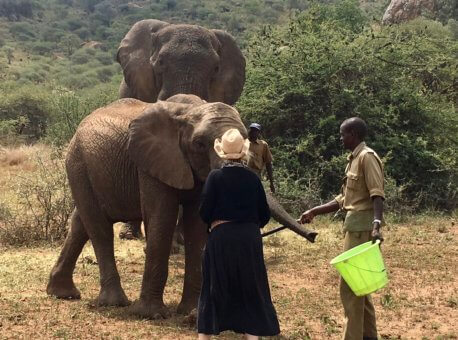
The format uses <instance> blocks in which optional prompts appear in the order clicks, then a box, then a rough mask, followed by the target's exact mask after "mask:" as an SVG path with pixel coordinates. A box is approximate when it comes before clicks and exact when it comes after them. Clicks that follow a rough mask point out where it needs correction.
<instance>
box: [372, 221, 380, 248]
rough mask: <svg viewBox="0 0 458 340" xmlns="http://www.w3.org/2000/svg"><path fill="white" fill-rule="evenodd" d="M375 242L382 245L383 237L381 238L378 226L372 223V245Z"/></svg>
mask: <svg viewBox="0 0 458 340" xmlns="http://www.w3.org/2000/svg"><path fill="white" fill-rule="evenodd" d="M377 240H380V243H382V242H383V236H382V233H381V232H380V224H379V223H374V228H373V229H372V243H375V241H377Z"/></svg>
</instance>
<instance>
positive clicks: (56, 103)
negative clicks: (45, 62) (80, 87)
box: [46, 87, 117, 146]
mask: <svg viewBox="0 0 458 340" xmlns="http://www.w3.org/2000/svg"><path fill="white" fill-rule="evenodd" d="M116 98H117V88H116V87H104V88H96V89H94V91H90V93H82V94H76V93H75V92H73V91H67V90H65V89H55V90H54V91H53V97H52V111H51V113H50V117H49V122H48V124H49V127H48V130H47V137H46V139H47V141H48V142H50V143H52V144H54V145H57V146H63V145H65V144H66V143H67V142H68V141H70V139H71V138H72V136H73V134H74V133H75V131H76V128H77V127H78V125H79V123H80V122H81V120H82V119H83V118H84V117H86V116H87V115H88V114H89V113H91V112H92V111H94V110H95V109H97V108H99V107H101V106H104V105H106V104H108V103H110V102H112V101H114V100H116Z"/></svg>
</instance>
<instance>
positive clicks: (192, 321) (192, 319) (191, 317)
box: [183, 308, 197, 326]
mask: <svg viewBox="0 0 458 340" xmlns="http://www.w3.org/2000/svg"><path fill="white" fill-rule="evenodd" d="M183 322H184V323H185V324H188V325H189V326H195V325H196V323H197V308H194V309H193V310H192V311H191V312H189V314H187V315H185V317H184V318H183Z"/></svg>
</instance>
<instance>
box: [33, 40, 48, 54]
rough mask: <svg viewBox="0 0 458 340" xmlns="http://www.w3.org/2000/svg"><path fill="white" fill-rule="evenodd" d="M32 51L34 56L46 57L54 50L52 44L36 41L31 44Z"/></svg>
mask: <svg viewBox="0 0 458 340" xmlns="http://www.w3.org/2000/svg"><path fill="white" fill-rule="evenodd" d="M31 47H32V51H33V52H34V53H36V54H40V55H46V54H49V53H50V52H51V51H52V50H53V49H54V44H52V43H50V42H44V41H38V42H35V43H33V44H32V46H31Z"/></svg>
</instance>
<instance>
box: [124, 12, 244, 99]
mask: <svg viewBox="0 0 458 340" xmlns="http://www.w3.org/2000/svg"><path fill="white" fill-rule="evenodd" d="M117 60H118V62H119V64H120V65H121V67H122V70H123V74H124V79H123V80H122V82H121V86H120V90H119V96H120V98H136V99H140V100H142V101H145V102H149V103H154V102H155V101H157V100H166V99H167V98H169V97H171V96H173V95H176V94H180V93H182V94H194V95H196V96H199V97H200V98H202V99H204V100H206V101H209V102H222V103H226V104H229V105H232V104H234V103H235V102H236V101H237V99H238V98H239V97H240V94H241V92H242V89H243V85H244V83H245V58H244V57H243V55H242V52H241V51H240V49H239V47H238V46H237V43H236V42H235V40H234V38H233V37H232V36H231V35H230V34H229V33H227V32H224V31H221V30H214V29H207V28H204V27H201V26H196V25H184V24H180V25H174V24H169V23H167V22H164V21H159V20H154V19H148V20H141V21H139V22H137V23H136V24H134V25H133V26H132V28H131V29H130V30H129V32H128V33H127V34H126V36H125V37H124V39H123V40H122V41H121V44H120V45H119V48H118V54H117Z"/></svg>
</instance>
